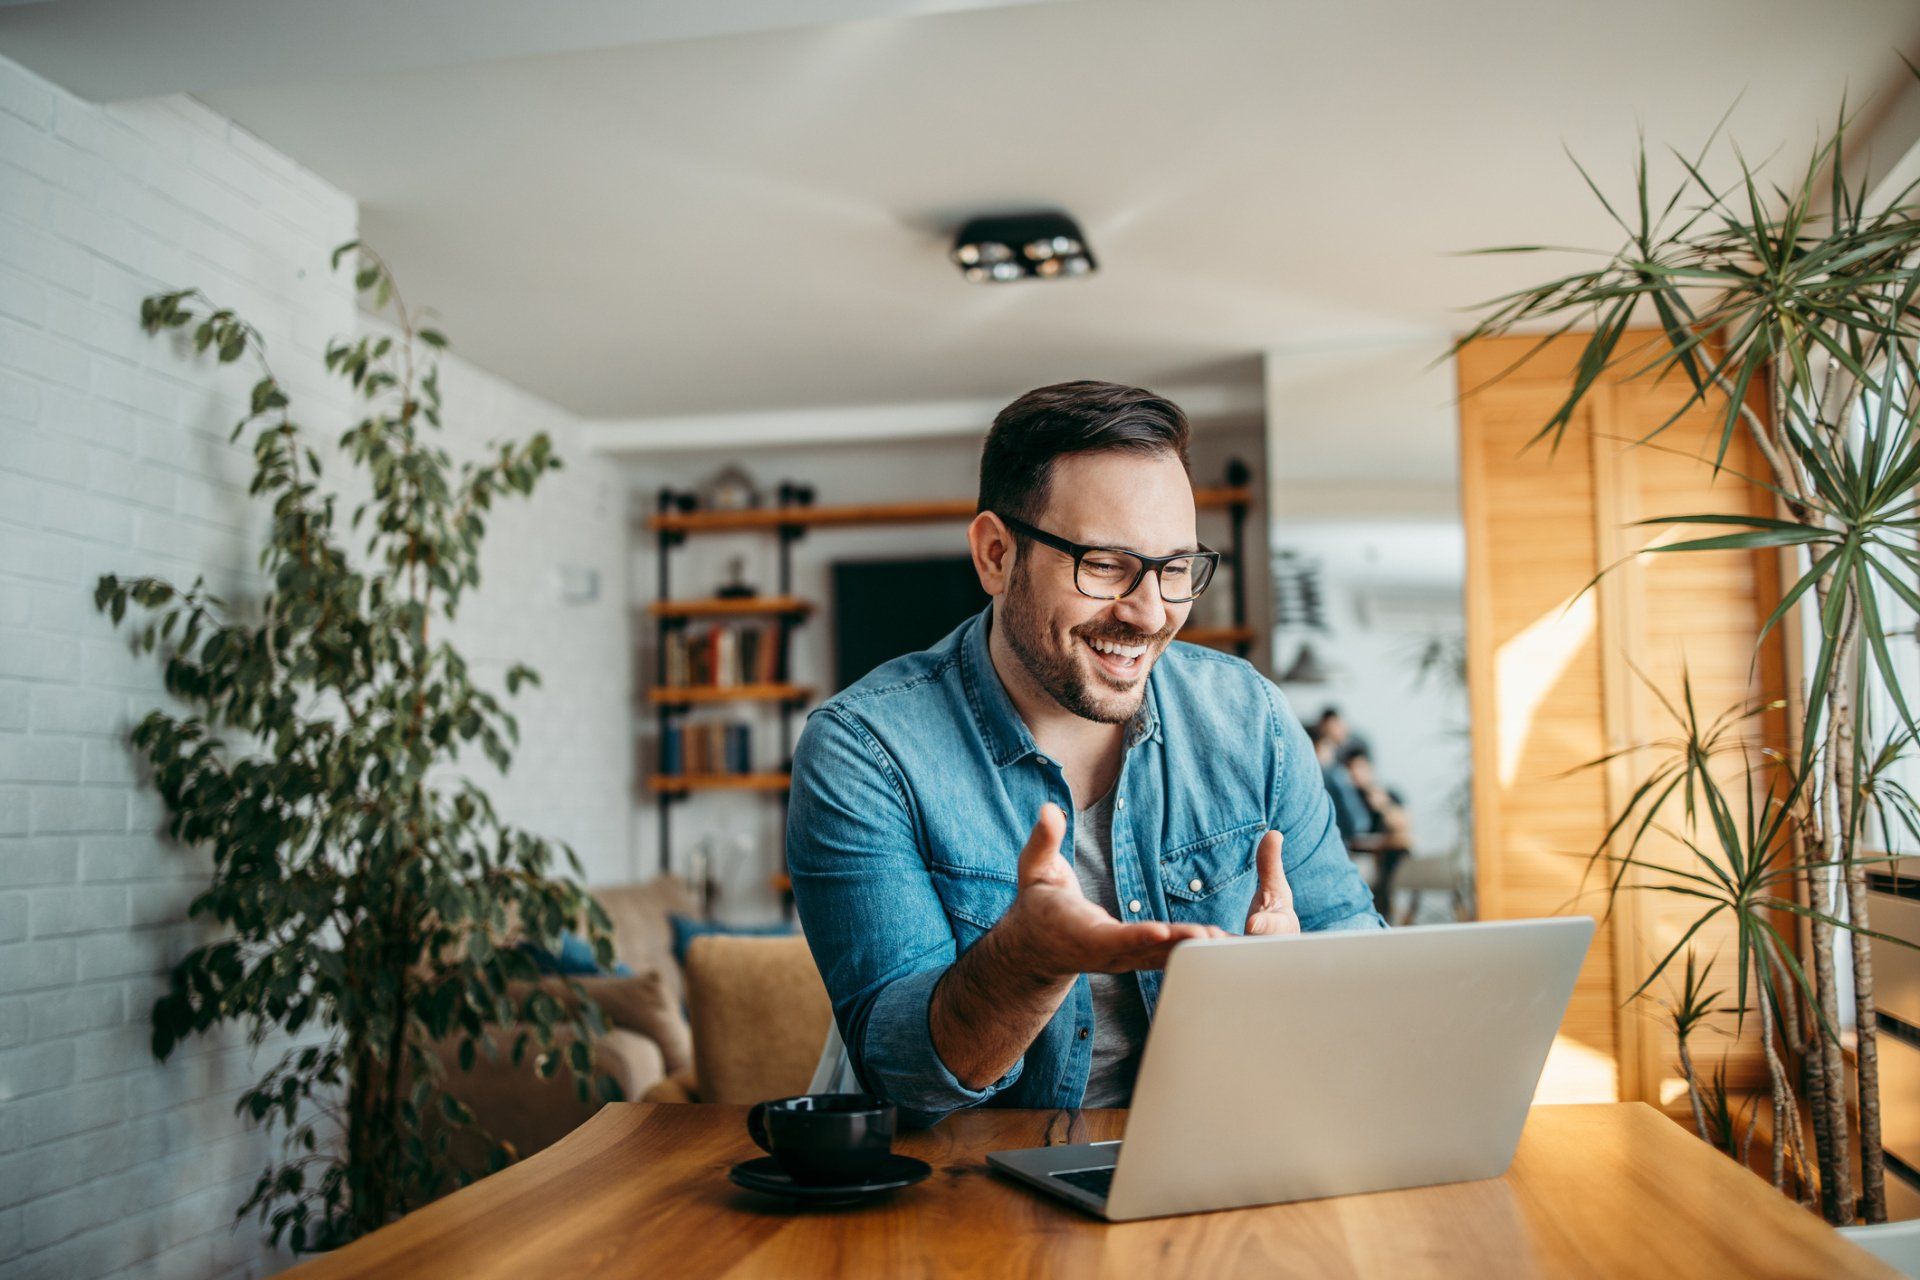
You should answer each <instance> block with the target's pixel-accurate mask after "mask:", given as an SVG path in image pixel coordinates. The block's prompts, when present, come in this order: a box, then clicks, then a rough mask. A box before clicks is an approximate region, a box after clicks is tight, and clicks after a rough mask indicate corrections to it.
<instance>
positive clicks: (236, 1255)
mask: <svg viewBox="0 0 1920 1280" xmlns="http://www.w3.org/2000/svg"><path fill="white" fill-rule="evenodd" d="M356 224H357V211H356V209H355V206H354V203H353V201H352V200H350V199H349V198H348V197H347V196H345V195H344V194H342V193H341V192H339V191H337V190H334V189H332V188H330V187H329V186H327V184H325V183H324V182H321V181H320V180H318V179H317V178H315V177H314V176H312V175H311V174H309V173H306V172H304V171H303V170H301V169H299V168H298V167H297V166H295V165H293V164H292V163H290V162H289V161H287V160H286V159H285V158H283V157H281V156H279V155H278V154H276V153H275V152H273V151H272V150H270V149H269V148H267V147H265V146H263V145H262V144H261V143H259V142H258V141H257V140H255V139H253V138H251V137H250V136H249V135H247V134H246V133H244V132H243V131H241V130H239V129H237V128H235V127H232V126H230V125H229V123H228V122H227V121H226V120H225V119H223V118H221V117H220V116H218V115H215V114H213V113H212V112H210V111H208V110H206V109H205V108H203V107H201V106H200V105H199V104H197V103H195V102H193V101H191V100H189V99H184V98H175V99H167V100H156V101H150V102H142V103H132V104H123V105H116V106H112V107H109V108H105V109H100V108H95V107H93V106H90V105H88V104H86V103H83V102H80V101H78V100H76V99H74V98H72V97H71V96H69V95H67V94H65V93H63V92H61V91H59V90H56V89H54V88H52V87H50V86H49V85H47V84H46V83H45V82H43V81H40V80H38V79H37V78H35V77H34V76H32V75H30V74H28V73H27V72H25V71H23V70H22V69H20V68H19V67H18V66H16V65H15V64H13V63H11V62H8V61H6V60H4V59H0V1272H5V1273H6V1274H7V1275H8V1276H10V1277H11V1276H19V1277H29V1276H31V1277H40V1276H46V1277H72V1276H105V1275H111V1274H128V1275H133V1274H139V1275H180V1276H194V1277H204V1276H240V1275H259V1274H264V1273H265V1272H268V1271H271V1270H274V1269H276V1268H277V1267H278V1266H280V1265H283V1263H284V1261H285V1260H284V1259H283V1258H281V1257H277V1256H275V1255H273V1254H271V1253H269V1252H268V1251H267V1250H265V1249H264V1248H263V1247H262V1245H261V1244H260V1240H261V1232H260V1230H259V1228H258V1227H257V1225H256V1224H254V1223H253V1222H251V1221H249V1222H247V1223H243V1224H241V1225H239V1226H238V1227H237V1228H236V1227H235V1226H234V1225H233V1222H232V1218H233V1211H234V1210H235V1209H236V1208H237V1207H238V1206H239V1204H240V1203H241V1201H242V1200H243V1199H244V1198H245V1196H246V1195H247V1193H248V1192H249V1190H250V1189H251V1184H252V1181H253V1179H254V1178H255V1177H256V1176H257V1175H258V1173H259V1171H260V1169H261V1168H262V1167H263V1166H264V1164H265V1163H266V1159H267V1155H268V1152H267V1150H266V1148H265V1145H264V1144H263V1143H262V1142H261V1141H260V1140H259V1138H258V1137H257V1136H255V1135H253V1134H251V1133H249V1132H248V1131H247V1130H245V1129H243V1128H242V1127H241V1125H240V1124H239V1122H238V1121H237V1120H235V1119H234V1118H233V1116H232V1114H231V1113H232V1099H233V1096H234V1094H235V1093H236V1091H237V1090H238V1088H239V1087H240V1086H241V1085H242V1084H243V1082H245V1081H247V1080H249V1079H252V1078H254V1077H255V1076H256V1075H257V1073H258V1070H259V1069H260V1068H261V1066H263V1065H264V1064H260V1063H255V1062H254V1061H252V1060H251V1058H250V1055H249V1053H248V1052H247V1051H246V1049H245V1048H244V1046H243V1045H241V1044H238V1043H237V1042H236V1040H235V1038H234V1037H231V1036H228V1037H224V1038H217V1039H211V1040H206V1041H199V1042H194V1043H190V1044H189V1045H187V1046H186V1047H185V1048H184V1049H183V1050H181V1051H180V1052H179V1053H177V1054H176V1056H175V1057H174V1058H173V1059H172V1060H170V1061H169V1062H168V1063H167V1064H166V1065H165V1066H161V1065H158V1064H156V1063H155V1062H154V1061H153V1060H152V1058H151V1056H150V1053H149V1050H148V1036H149V1028H148V1011H149V1009H150V1007H151V1005H152V1002H153V1000H154V998H155V996H156V995H157V994H158V993H159V991H160V990H162V987H163V981H164V975H165V973H166V972H167V970H168V968H169V967H170V965H171V964H172V963H173V962H174V961H175V960H177V958H178V957H179V956H180V955H182V954H183V953H184V952H185V951H186V950H187V949H188V948H189V947H190V946H192V945H194V944H195V943H196V942H198V941H201V940H203V939H204V938H205V937H207V936H209V935H208V934H207V933H205V931H203V930H202V929H201V928H199V927H198V926H194V925H189V924H187V923H185V909H186V905H187V903H188V901H189V899H190V898H191V896H192V895H193V894H194V893H195V892H196V890H197V889H198V888H199V887H201V886H202V885H203V884H204V882H205V871H206V868H205V863H204V860H203V859H202V858H200V857H199V856H196V855H194V854H192V853H190V852H187V851H184V850H181V849H179V848H177V847H173V846H171V845H169V844H168V843H167V842H166V841H164V840H163V839H162V838H160V835H159V832H160V830H161V828H162V825H163V821H164V815H163V812H162V806H161V805H160V803H159V801H158V799H157V798H156V796H155V795H154V793H153V792H152V791H151V790H150V789H149V788H148V787H146V786H144V785H142V783H141V780H140V772H139V768H138V767H137V762H136V760H135V759H134V757H133V755H132V752H131V751H130V749H129V747H128V746H127V744H126V734H127V730H128V728H129V727H130V725H131V724H132V723H133V722H134V721H135V720H136V719H137V718H138V717H139V716H141V715H143V714H144V713H145V712H146V710H148V709H150V708H151V707H153V706H155V705H157V704H158V703H159V702H160V701H161V700H162V699H163V697H164V695H163V694H162V692H161V689H160V682H159V679H158V674H157V673H158V667H157V665H156V663H155V661H154V660H153V659H152V658H151V657H145V656H135V655H132V654H130V653H129V651H128V647H127V643H126V637H125V634H124V633H123V632H120V633H117V632H115V631H114V630H113V629H112V628H110V627H109V625H108V624H107V622H106V621H105V620H104V619H103V618H101V617H100V616H98V615H97V614H96V613H95V612H94V610H93V608H92V599H91V593H92V584H93V582H94V579H95V578H96V576H97V575H98V574H100V573H103V572H114V573H118V574H121V575H123V576H125V575H134V574H140V573H158V574H163V575H166V576H169V577H171V578H174V579H175V580H178V581H182V582H186V581H191V579H192V578H193V576H194V575H195V574H196V573H202V572H204V573H205V574H206V575H207V576H208V579H209V581H210V584H211V585H212V586H213V588H214V589H215V590H216V591H224V592H228V593H235V594H238V593H242V592H244V591H245V590H246V589H247V588H248V587H249V585H250V584H251V583H252V582H253V578H254V568H253V566H254V556H255V553H256V551H257V548H258V545H259V537H260V533H261V529H262V524H261V520H260V513H259V512H258V511H256V510H255V509H254V508H253V506H252V505H250V503H249V501H248V499H247V497H246V493H245V486H246V483H247V480H248V478H249V477H250V475H251V466H250V462H251V459H250V457H249V455H248V453H247V451H246V449H245V447H244V445H236V446H229V445H228V444H227V442H226V435H227V432H228V430H229V429H230V428H231V425H232V423H233V422H234V421H236V420H237V418H238V417H239V415H240V412H241V408H242V399H241V397H242V395H243V393H244V390H245V386H246V384H247V381H248V379H249V375H246V374H243V373H241V372H240V371H238V370H236V369H228V370H226V371H224V372H222V373H219V374H217V375H216V374H214V373H212V372H210V371H209V370H208V369H207V368H205V367H199V366H193V365H190V364H189V363H187V362H186V361H183V360H182V359H180V358H179V357H178V355H177V354H176V352H175V351H174V350H172V349H171V344H168V343H162V342H156V341H153V340H150V339H148V338H147V337H146V336H144V335H143V334H142V333H141V332H140V331H139V327H138V322H137V321H138V304H139V300H140V298H141V297H142V296H143V295H144V294H146V293H148V292H150V291H153V290H156V289H158V288H161V287H165V286H176V285H182V284H198V285H202V286H204V287H205V288H207V289H208V290H209V292H211V293H212V294H214V295H215V296H216V297H217V298H218V299H219V300H220V301H221V302H223V303H231V304H234V305H236V306H237V307H238V308H239V309H240V310H241V311H242V313H243V314H244V315H245V316H246V317H247V318H248V319H249V320H251V321H252V322H254V323H255V324H256V325H258V326H259V327H260V328H261V329H262V331H263V332H264V333H265V335H266V338H267V341H268V344H269V348H270V353H271V354H272V356H273V357H274V358H275V361H276V371H277V372H278V373H279V374H280V376H281V377H282V379H283V381H284V382H286V383H287V384H288V386H289V388H290V391H291V392H292V395H293V399H294V403H295V405H296V407H297V408H298V409H300V410H301V411H302V417H303V418H304V419H305V420H306V421H307V422H308V423H310V424H312V425H314V426H316V427H318V428H320V430H318V431H317V432H316V434H317V435H318V436H319V437H320V438H321V440H322V441H325V440H330V439H331V438H333V437H337V435H338V434H339V431H340V429H341V428H343V427H344V426H345V425H346V424H347V422H348V421H349V419H348V418H347V417H346V416H345V413H346V409H345V404H344V401H343V399H342V397H341V396H340V395H339V394H338V393H337V392H336V391H335V390H334V389H333V388H332V387H331V386H330V385H325V384H322V383H320V382H319V375H320V374H321V372H322V370H321V365H320V354H321V351H322V348H323V346H324V343H325V342H326V340H327V339H328V338H329V337H330V336H332V335H334V334H338V333H343V332H347V331H350V330H352V329H353V328H354V327H355V325H356V324H357V323H358V322H359V321H358V317H357V315H356V312H355V310H354V305H353V299H352V297H351V291H350V288H349V287H348V285H347V282H346V281H345V280H344V279H343V278H341V277H336V276H335V275H333V274H332V273H330V272H329V271H328V269H327V253H328V251H329V250H330V249H331V248H332V247H333V246H334V245H336V244H338V243H340V242H341V241H344V240H347V239H350V238H352V236H353V235H354V232H355V227H356ZM453 336H454V338H455V340H456V342H457V341H458V337H459V335H458V334H457V333H456V334H455V335H453ZM445 380H446V384H447V392H448V399H449V409H448V412H449V423H450V433H451V434H453V435H454V436H455V437H456V439H455V440H454V441H452V442H450V443H451V444H452V446H453V447H454V448H455V449H456V450H457V451H458V450H464V449H467V448H471V447H473V444H474V442H475V441H477V440H479V439H482V438H485V437H489V436H495V435H502V436H504V435H508V434H512V435H521V434H525V433H526V432H528V431H531V430H533V429H535V428H538V427H545V428H548V429H550V430H553V431H554V432H555V433H556V435H557V444H558V446H559V449H560V452H561V453H562V455H563V456H564V457H565V458H566V460H567V463H568V467H569V470H566V471H563V472H561V473H559V474H558V475H555V476H550V477H548V479H547V480H546V482H545V486H546V487H545V488H544V489H543V491H542V492H541V493H540V495H539V497H538V498H537V499H536V503H535V506H534V507H533V508H531V509H529V510H524V511H522V510H512V509H509V510H508V511H507V512H505V513H504V514H503V515H502V517H501V518H500V519H499V520H498V521H497V522H496V523H495V525H494V528H493V532H492V539H491V542H490V545H489V549H488V552H487V559H486V561H485V570H484V572H485V573H486V575H487V576H486V580H485V581H484V582H483V586H482V591H481V594H480V595H479V596H478V597H476V598H475V600H474V602H473V608H472V611H471V615H470V616H469V617H467V618H465V619H463V622H462V627H461V635H462V638H463V639H465V640H466V641H467V642H468V644H469V652H470V653H471V655H472V656H473V657H474V658H475V659H476V661H477V662H478V663H479V665H480V669H481V672H482V674H483V675H487V674H494V673H496V672H497V671H498V670H499V669H500V667H502V666H503V665H504V663H505V662H506V661H507V660H509V659H511V658H521V659H524V660H526V661H528V662H530V663H532V664H533V665H534V666H536V667H537V668H539V669H540V670H541V671H542V673H543V675H545V677H546V678H547V681H548V685H547V689H546V692H545V694H544V695H536V698H534V699H529V698H524V697H523V699H522V700H521V701H520V702H519V703H517V704H516V709H517V710H518V711H519V712H520V713H521V719H522V724H523V730H524V735H525V739H524V741H525V745H524V747H523V749H522V752H521V754H520V759H519V762H518V766H517V768H516V771H515V773H514V775H513V777H512V778H511V779H510V780H509V781H508V782H507V783H506V784H504V785H502V786H500V787H498V788H497V789H496V795H497V798H498V801H499V804H500V807H501V808H502V809H503V811H504V812H505V813H506V815H507V816H508V817H509V818H512V819H515V820H519V821H523V822H526V823H528V824H530V825H533V826H535V827H536V828H537V829H540V830H542V831H544V832H546V833H547V834H551V835H555V836H559V837H561V838H565V839H568V840H572V841H574V842H576V843H577V844H578V845H579V846H580V847H581V851H582V853H583V855H584V856H585V857H586V858H587V859H588V860H589V866H590V867H591V869H592V871H593V872H594V874H595V875H596V876H598V877H601V878H613V879H618V878H624V876H625V874H626V870H627V858H626V851H625V832H626V825H627V818H628V815H627V797H626V792H625V789H624V788H625V781H626V778H627V776H628V774H629V771H630V765H629V761H628V758H627V754H626V752H627V744H628V728H629V724H628V718H627V710H626V705H625V704H626V697H625V690H626V684H625V666H624V662H623V660H622V658H621V655H622V653H623V652H624V649H625V645H626V630H625V616H624V615H625V600H624V555H625V547H624V542H623V538H622V529H623V526H624V519H623V512H622V510H621V500H620V496H619V492H618V490H617V488H616V487H615V485H614V482H613V480H612V472H611V470H610V469H609V468H608V464H606V463H605V462H604V461H603V460H600V459H597V458H595V457H593V456H590V455H588V454H587V453H586V452H585V450H584V449H582V448H580V447H579V442H578V437H577V433H576V431H575V429H574V427H573V425H572V424H571V423H570V422H568V421H567V420H566V418H565V417H564V415H562V414H560V413H559V412H558V411H556V410H554V409H552V408H551V407H550V406H547V405H545V404H543V403H542V402H540V401H538V400H536V399H535V398H533V397H531V396H528V395H525V394H523V393H521V392H519V391H517V390H515V389H514V388H512V387H510V386H507V385H505V384H502V383H499V382H498V381H496V380H493V379H491V378H488V377H486V376H485V375H482V374H479V373H477V372H475V371H472V370H469V369H466V368H464V367H463V366H459V365H457V364H450V365H449V367H448V369H447V371H446V379H445ZM325 454H326V451H325V450H324V449H323V456H325ZM329 471H330V472H334V471H337V468H329ZM511 505H512V504H509V508H511ZM560 559H565V560H568V561H572V562H577V563H581V564H585V565H590V566H594V567H597V568H598V569H599V570H600V572H601V577H602V582H603V587H604V594H603V597H602V599H601V600H600V601H598V602H596V603H595V604H594V605H591V606H584V607H580V608H575V609H571V610H563V609H562V608H561V607H560V606H559V605H558V604H557V603H556V602H555V595H554V591H553V588H552V585H551V581H550V572H551V570H552V568H553V565H554V563H555V562H556V561H557V560H560Z"/></svg>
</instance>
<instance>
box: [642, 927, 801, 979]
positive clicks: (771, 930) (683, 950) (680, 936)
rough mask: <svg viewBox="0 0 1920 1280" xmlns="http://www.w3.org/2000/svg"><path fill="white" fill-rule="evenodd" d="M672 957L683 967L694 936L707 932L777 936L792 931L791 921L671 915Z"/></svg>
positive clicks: (702, 935) (764, 936)
mask: <svg viewBox="0 0 1920 1280" xmlns="http://www.w3.org/2000/svg"><path fill="white" fill-rule="evenodd" d="M672 923H673V958H674V961H675V962H676V963H677V964H679V965H681V966H682V967H683V968H684V967H685V965H686V963H687V948H688V947H690V946H692V945H693V940H694V939H695V938H699V937H704V936H705V935H706V934H709V933H720V934H726V935H728V936H730V937H742V938H779V937H784V936H786V935H787V934H790V933H792V932H793V931H794V929H793V925H792V923H791V922H789V921H786V920H776V921H774V922H773V923H772V924H722V923H720V922H719V921H718V920H690V919H688V918H687V917H686V916H673V917H672Z"/></svg>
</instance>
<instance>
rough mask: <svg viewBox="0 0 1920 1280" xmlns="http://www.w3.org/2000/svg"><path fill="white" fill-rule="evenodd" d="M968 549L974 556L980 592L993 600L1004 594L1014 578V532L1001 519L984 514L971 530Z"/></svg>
mask: <svg viewBox="0 0 1920 1280" xmlns="http://www.w3.org/2000/svg"><path fill="white" fill-rule="evenodd" d="M967 548H968V550H970V551H971V552H972V553H973V571H974V572H975V573H977V574H979V575H980V589H981V590H983V591H985V592H986V593H987V594H988V595H990V596H997V595H1001V594H1003V593H1004V592H1005V591H1006V589H1007V582H1008V581H1009V580H1010V579H1011V578H1012V576H1013V557H1014V544H1013V531H1012V530H1010V529H1008V528H1007V526H1006V525H1005V523H1003V522H1002V521H1001V519H1000V517H999V516H997V515H995V514H993V512H991V511H982V512H981V513H980V514H979V515H977V516H975V517H974V518H973V523H972V524H970V525H968V526H967Z"/></svg>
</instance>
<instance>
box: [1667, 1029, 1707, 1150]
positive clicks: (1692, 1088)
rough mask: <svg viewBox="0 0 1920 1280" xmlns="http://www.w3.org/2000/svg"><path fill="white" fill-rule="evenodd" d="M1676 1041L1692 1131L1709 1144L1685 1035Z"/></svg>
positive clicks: (1705, 1116) (1698, 1087) (1705, 1114)
mask: <svg viewBox="0 0 1920 1280" xmlns="http://www.w3.org/2000/svg"><path fill="white" fill-rule="evenodd" d="M1676 1039H1677V1040H1678V1042H1679V1045H1680V1078H1681V1079H1682V1080H1685V1081H1686V1082H1687V1104H1688V1105H1689V1106H1691V1107H1692V1108H1693V1131H1694V1132H1695V1133H1697V1134H1699V1135H1700V1141H1702V1142H1706V1143H1711V1142H1712V1141H1713V1139H1712V1138H1710V1137H1708V1136H1707V1113H1706V1111H1705V1109H1704V1108H1702V1107H1701V1105H1700V1085H1699V1083H1698V1082H1697V1081H1696V1079H1695V1077H1694V1074H1693V1055H1692V1054H1690V1053H1688V1052H1687V1035H1686V1032H1684V1031H1683V1032H1681V1033H1680V1034H1679V1035H1678V1036H1677V1037H1676Z"/></svg>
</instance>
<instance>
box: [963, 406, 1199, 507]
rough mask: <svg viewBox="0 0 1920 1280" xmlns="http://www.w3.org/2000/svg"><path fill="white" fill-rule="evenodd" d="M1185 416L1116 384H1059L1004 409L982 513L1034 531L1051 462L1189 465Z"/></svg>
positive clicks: (983, 470)
mask: <svg viewBox="0 0 1920 1280" xmlns="http://www.w3.org/2000/svg"><path fill="white" fill-rule="evenodd" d="M1187 435H1188V428H1187V415H1186V414H1184V413H1182V412H1181V411H1180V406H1179V405H1177V404H1175V403H1174V402H1173V401H1171V400H1168V399H1165V398H1164V397H1161V396H1157V395H1155V394H1153V392H1151V391H1147V390H1145V389H1143V388H1141V387H1126V386H1122V385H1120V384H1119V383H1117V382H1092V381H1081V382H1056V383H1054V384H1053V385H1052V386H1050V387H1038V388H1036V389H1034V390H1032V391H1029V392H1027V393H1026V394H1025V395H1023V396H1021V397H1020V398H1019V399H1018V400H1015V401H1014V402H1013V403H1012V404H1010V405H1008V406H1007V407H1006V408H1004V409H1002V410H1001V411H1000V412H999V414H998V416H996V417H995V418H994V420H993V429H992V430H991V431H989V432H987V443H986V447H985V448H983V449H982V450H981V451H980V506H979V509H980V510H981V511H998V512H1003V513H1005V514H1007V515H1010V516H1012V517H1013V518H1014V519H1016V520H1025V521H1027V522H1028V523H1029V524H1031V523H1033V522H1034V521H1036V520H1038V519H1039V518H1040V515H1041V513H1042V512H1043V511H1045V510H1046V506H1047V484H1048V482H1049V481H1050V480H1051V479H1052V476H1053V460H1054V459H1055V458H1062V457H1065V456H1067V455H1068V454H1072V453H1106V452H1110V451H1111V452H1122V453H1144V454H1154V453H1170V454H1172V455H1173V456H1174V457H1176V458H1178V459H1179V460H1180V465H1181V466H1182V467H1183V468H1186V467H1188V462H1187Z"/></svg>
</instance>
